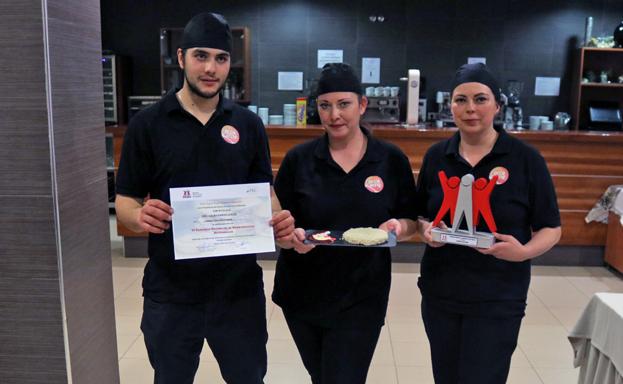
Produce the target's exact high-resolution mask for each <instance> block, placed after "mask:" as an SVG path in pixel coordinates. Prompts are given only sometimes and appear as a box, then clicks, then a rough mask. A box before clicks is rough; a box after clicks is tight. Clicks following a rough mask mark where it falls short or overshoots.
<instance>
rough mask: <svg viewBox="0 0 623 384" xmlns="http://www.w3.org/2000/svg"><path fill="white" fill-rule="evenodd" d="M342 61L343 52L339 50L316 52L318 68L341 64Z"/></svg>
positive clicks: (320, 50)
mask: <svg viewBox="0 0 623 384" xmlns="http://www.w3.org/2000/svg"><path fill="white" fill-rule="evenodd" d="M343 60H344V51H342V50H341V49H319V50H318V68H322V67H324V65H325V64H327V63H342V62H343Z"/></svg>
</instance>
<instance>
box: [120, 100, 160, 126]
mask: <svg viewBox="0 0 623 384" xmlns="http://www.w3.org/2000/svg"><path fill="white" fill-rule="evenodd" d="M160 98H161V97H160V96H130V97H128V121H130V120H131V119H132V117H134V115H136V114H137V113H138V112H139V111H140V110H141V109H143V108H146V107H149V106H150V105H152V104H153V103H155V102H157V101H158V100H160Z"/></svg>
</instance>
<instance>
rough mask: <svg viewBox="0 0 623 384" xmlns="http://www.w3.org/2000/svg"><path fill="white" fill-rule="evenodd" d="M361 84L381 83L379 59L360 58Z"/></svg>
mask: <svg viewBox="0 0 623 384" xmlns="http://www.w3.org/2000/svg"><path fill="white" fill-rule="evenodd" d="M361 82H362V83H364V84H378V83H380V82H381V58H380V57H363V58H361Z"/></svg>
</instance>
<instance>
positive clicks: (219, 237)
mask: <svg viewBox="0 0 623 384" xmlns="http://www.w3.org/2000/svg"><path fill="white" fill-rule="evenodd" d="M170 193H171V207H172V208H173V247H174V250H175V259H176V260H183V259H195V258H200V257H215V256H230V255H241V254H247V253H259V252H271V251H274V250H275V240H274V237H273V229H272V227H271V226H270V225H269V224H268V222H269V221H270V219H271V216H272V213H271V204H270V186H269V184H268V183H255V184H234V185H217V186H211V187H189V188H170Z"/></svg>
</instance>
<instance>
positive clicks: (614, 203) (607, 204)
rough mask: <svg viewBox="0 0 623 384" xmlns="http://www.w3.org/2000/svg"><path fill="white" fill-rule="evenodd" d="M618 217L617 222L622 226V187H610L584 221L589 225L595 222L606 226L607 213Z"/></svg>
mask: <svg viewBox="0 0 623 384" xmlns="http://www.w3.org/2000/svg"><path fill="white" fill-rule="evenodd" d="M610 211H612V212H614V213H616V214H617V215H619V222H620V223H621V225H623V185H611V186H609V187H608V189H606V192H604V194H603V196H601V198H600V199H599V201H597V202H596V203H595V205H594V206H593V209H591V210H590V211H589V212H588V214H587V215H586V217H585V218H584V221H586V222H587V223H590V222H591V221H597V222H600V223H604V224H608V212H610Z"/></svg>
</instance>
